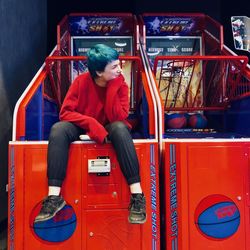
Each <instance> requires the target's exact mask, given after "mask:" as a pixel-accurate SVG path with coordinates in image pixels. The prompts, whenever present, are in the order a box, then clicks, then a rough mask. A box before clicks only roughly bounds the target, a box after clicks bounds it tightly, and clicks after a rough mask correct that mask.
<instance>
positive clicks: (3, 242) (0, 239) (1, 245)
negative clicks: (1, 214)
mask: <svg viewBox="0 0 250 250" xmlns="http://www.w3.org/2000/svg"><path fill="white" fill-rule="evenodd" d="M0 250H7V229H3V230H1V231H0Z"/></svg>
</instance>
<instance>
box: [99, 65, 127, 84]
mask: <svg viewBox="0 0 250 250" xmlns="http://www.w3.org/2000/svg"><path fill="white" fill-rule="evenodd" d="M96 73H97V75H98V77H99V78H100V80H102V81H105V82H108V81H110V80H112V79H115V78H116V77H118V76H119V75H120V74H121V73H122V69H121V67H120V61H119V60H115V61H112V62H110V63H109V64H107V65H106V67H105V69H104V71H103V72H100V71H97V72H96Z"/></svg>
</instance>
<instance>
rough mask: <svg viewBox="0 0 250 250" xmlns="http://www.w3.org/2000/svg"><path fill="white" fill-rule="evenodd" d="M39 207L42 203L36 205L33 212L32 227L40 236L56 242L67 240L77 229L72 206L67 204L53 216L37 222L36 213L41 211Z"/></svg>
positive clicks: (42, 238) (45, 239)
mask: <svg viewBox="0 0 250 250" xmlns="http://www.w3.org/2000/svg"><path fill="white" fill-rule="evenodd" d="M38 207H41V205H40V204H39V206H36V207H35V209H34V210H33V212H32V214H31V228H33V232H34V233H35V235H36V236H37V237H38V238H40V239H41V240H44V241H47V242H52V243H56V242H62V241H65V240H67V239H69V238H70V237H71V236H72V235H73V233H74V231H75V229H76V214H75V212H74V209H73V208H72V207H71V206H69V205H65V206H64V207H63V209H62V210H60V211H59V212H58V213H57V214H56V215H55V216H54V217H53V218H51V219H49V220H47V221H43V222H36V223H35V222H34V218H35V215H36V214H38V211H40V209H37V208H38Z"/></svg>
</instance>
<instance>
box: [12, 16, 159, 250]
mask: <svg viewBox="0 0 250 250" xmlns="http://www.w3.org/2000/svg"><path fill="white" fill-rule="evenodd" d="M137 30H138V26H137V24H136V20H135V18H134V16H133V15H131V14H124V13H123V14H119V13H117V14H114V13H113V14H108V13H102V14H72V15H69V16H66V17H65V18H64V19H63V20H62V22H60V24H59V25H58V45H57V47H56V48H55V49H54V50H53V51H52V53H51V55H50V56H49V57H48V58H47V59H46V62H45V64H44V65H43V66H42V67H41V69H40V70H39V71H38V72H37V74H36V76H35V77H34V79H33V80H32V81H31V83H30V84H29V85H28V87H27V88H26V90H25V91H24V92H23V94H22V96H21V97H20V99H19V100H18V102H17V104H16V107H15V111H14V118H13V137H12V141H10V143H9V222H8V249H11V250H14V249H16V250H34V249H36V250H38V249H41V250H44V249H51V250H59V249H60V250H63V249H65V250H68V249H75V250H80V249H82V250H85V249H88V250H91V249H92V250H96V249H99V250H102V249H103V250H104V249H110V250H111V249H113V250H117V249H124V250H125V249H128V250H130V249H142V250H149V249H153V250H156V249H160V222H159V221H160V214H159V193H158V190H159V182H158V178H159V174H158V171H159V169H158V140H157V135H158V132H157V128H158V126H157V112H156V104H155V100H154V96H153V94H152V90H151V86H150V81H149V78H148V75H147V74H146V72H145V69H144V67H143V65H142V60H141V56H140V54H139V52H138V51H137V49H136V46H137V43H138V40H137V36H136V32H137ZM107 35H108V36H107ZM100 42H101V43H106V44H108V45H110V46H113V47H114V48H115V49H117V50H118V52H120V53H121V57H120V59H121V66H122V67H123V69H124V72H125V79H126V81H127V82H128V84H129V86H130V88H129V89H130V115H129V119H130V121H131V123H132V124H133V130H132V136H133V138H134V143H135V148H136V152H137V154H138V158H139V162H140V174H141V180H142V181H141V183H142V188H143V190H144V193H145V196H146V200H147V216H148V217H147V222H146V223H145V224H143V225H132V224H129V222H128V219H127V217H128V204H129V190H128V186H127V184H126V182H125V179H124V178H123V175H122V173H121V170H120V168H119V164H118V162H117V159H116V155H115V152H114V150H113V148H112V146H111V144H110V143H108V144H105V145H101V146H100V145H98V144H96V143H95V142H93V141H89V140H88V139H87V138H86V136H84V135H83V137H82V138H81V139H82V140H80V138H79V141H76V142H74V143H72V145H71V147H70V152H69V162H68V168H67V171H68V173H67V177H66V180H65V182H64V185H63V187H62V193H63V196H64V198H65V200H66V202H67V205H66V206H65V207H64V208H63V209H62V210H61V211H60V212H59V213H58V214H57V215H56V216H55V217H54V218H52V219H51V220H49V221H47V222H46V223H44V224H42V225H40V226H37V225H36V224H34V218H35V216H36V215H37V213H38V211H39V208H40V207H41V201H42V199H43V198H44V197H45V196H46V194H47V177H46V169H47V163H46V158H47V146H48V141H47V140H48V134H49V131H50V127H51V126H52V125H53V124H54V123H55V122H56V121H58V112H59V109H60V105H61V104H62V101H63V98H64V96H65V94H66V92H67V89H68V87H69V85H70V83H71V82H72V80H73V79H74V77H75V76H76V75H78V74H80V73H81V72H84V71H85V70H86V57H85V55H86V54H84V53H86V51H87V50H88V49H89V48H90V47H91V45H93V44H95V43H100Z"/></svg>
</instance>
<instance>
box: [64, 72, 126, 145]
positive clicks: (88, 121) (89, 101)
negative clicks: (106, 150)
mask: <svg viewBox="0 0 250 250" xmlns="http://www.w3.org/2000/svg"><path fill="white" fill-rule="evenodd" d="M128 112H129V100H128V85H127V84H126V83H125V81H124V77H123V76H122V75H120V76H119V77H117V78H115V79H113V80H111V81H109V82H108V83H107V86H106V87H100V86H98V85H97V84H96V83H95V82H94V81H93V79H92V77H91V75H90V73H89V72H87V73H84V74H82V75H80V76H78V77H77V78H76V79H75V80H74V82H73V83H72V85H71V86H70V88H69V90H68V92H67V95H66V97H65V99H64V102H63V105H62V108H61V111H60V120H61V121H69V122H72V123H74V124H76V125H77V126H79V127H81V128H83V129H84V130H86V133H87V135H89V137H90V138H91V139H92V140H94V141H96V142H97V143H103V142H104V138H105V137H106V136H107V135H108V132H107V131H106V129H105V128H104V126H105V125H106V124H108V123H111V122H115V121H123V122H125V124H127V125H128V126H130V125H129V123H128V122H127V121H126V118H127V117H128Z"/></svg>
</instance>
